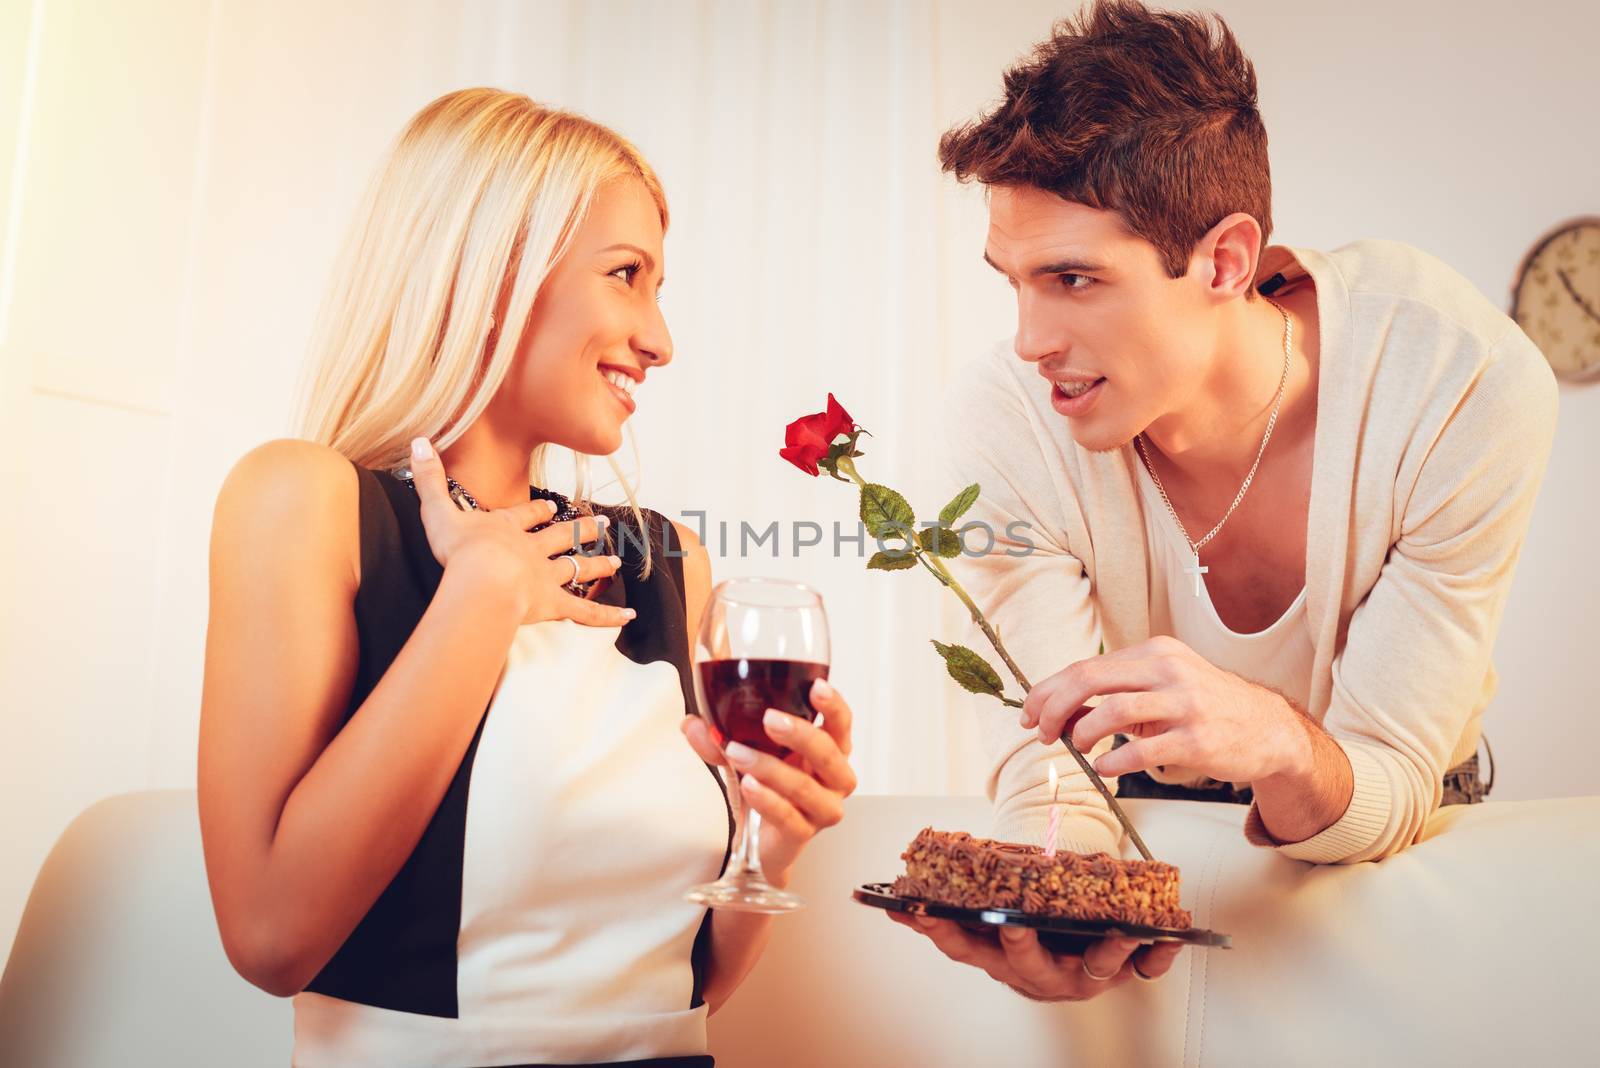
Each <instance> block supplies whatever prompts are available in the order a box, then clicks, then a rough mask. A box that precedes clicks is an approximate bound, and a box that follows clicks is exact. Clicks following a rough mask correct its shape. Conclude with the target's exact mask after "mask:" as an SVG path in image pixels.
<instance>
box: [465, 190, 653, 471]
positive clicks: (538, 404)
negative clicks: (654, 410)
mask: <svg viewBox="0 0 1600 1068" xmlns="http://www.w3.org/2000/svg"><path fill="white" fill-rule="evenodd" d="M663 237H664V233H663V231H662V226H661V211H660V209H659V207H658V206H657V205H656V201H655V199H654V198H653V197H652V196H651V195H650V192H649V190H648V189H646V188H645V185H644V183H643V182H641V181H640V180H638V179H637V178H631V177H629V178H618V179H614V180H613V181H610V182H607V183H606V184H605V185H603V186H601V187H600V189H599V190H598V192H597V193H596V194H595V198H594V201H593V203H592V204H591V205H590V207H589V212H588V214H587V215H586V216H585V217H584V219H583V221H582V223H581V224H580V225H579V226H578V228H577V230H576V231H574V233H573V235H572V241H571V244H570V246H569V247H568V249H567V251H566V253H565V255H563V256H562V257H561V259H559V260H557V261H556V263H555V266H554V267H553V268H552V269H551V271H550V274H549V275H548V276H547V277H546V278H545V281H544V285H543V286H542V287H540V290H539V296H538V298H537V299H536V300H535V301H534V305H533V311H532V313H531V314H530V315H529V317H528V324H527V327H526V329H525V330H524V331H523V334H522V343H521V345H520V347H519V348H518V350H517V354H516V357H515V358H514V360H513V361H512V365H511V370H510V372H509V373H508V374H507V376H506V380H505V382H504V383H503V384H502V385H501V388H500V391H499V392H498V393H497V394H496V397H495V406H497V407H498V406H500V402H501V401H502V400H504V401H506V402H508V403H509V404H510V405H512V406H514V407H515V410H516V413H517V414H516V418H517V421H518V423H520V424H521V425H522V426H524V427H528V428H530V429H531V432H532V433H533V435H534V436H535V437H536V438H537V440H539V441H541V442H550V443H552V444H556V445H562V446H565V447H567V448H569V449H573V450H575V451H577V452H582V453H588V454H590V455H595V456H604V455H608V454H610V453H613V452H616V451H617V449H618V448H620V447H621V445H622V424H623V423H624V422H625V421H626V420H627V418H628V416H630V415H632V414H633V411H634V408H635V406H636V401H635V399H634V397H633V396H632V394H633V392H634V390H635V388H636V387H637V386H638V385H639V384H640V383H642V382H643V381H644V377H645V372H646V370H647V369H649V368H651V367H663V366H665V365H666V364H667V363H669V362H670V361H671V360H672V338H671V336H670V335H669V334H668V332H667V323H666V320H665V319H664V318H663V317H662V315H661V306H660V304H659V303H658V296H659V290H660V287H661V282H662V277H663V274H662V272H663V260H662V239H663Z"/></svg>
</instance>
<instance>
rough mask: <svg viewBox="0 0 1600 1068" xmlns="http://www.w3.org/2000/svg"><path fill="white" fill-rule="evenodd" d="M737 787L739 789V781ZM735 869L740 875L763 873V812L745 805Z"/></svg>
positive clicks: (746, 803)
mask: <svg viewBox="0 0 1600 1068" xmlns="http://www.w3.org/2000/svg"><path fill="white" fill-rule="evenodd" d="M734 788H735V789H738V786H737V783H736V784H735V787H734ZM733 870H734V872H735V873H737V874H739V875H754V876H758V877H759V876H760V875H761V813H759V812H757V811H756V810H755V809H753V808H751V807H750V803H749V802H745V806H744V826H743V827H742V828H741V829H740V835H739V848H738V850H737V852H735V853H734V859H733Z"/></svg>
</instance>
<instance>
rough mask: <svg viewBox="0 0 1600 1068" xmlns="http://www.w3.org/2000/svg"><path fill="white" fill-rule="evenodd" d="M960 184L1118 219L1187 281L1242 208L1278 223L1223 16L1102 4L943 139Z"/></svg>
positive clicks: (1250, 82) (1251, 100)
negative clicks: (1030, 191) (1003, 188)
mask: <svg viewBox="0 0 1600 1068" xmlns="http://www.w3.org/2000/svg"><path fill="white" fill-rule="evenodd" d="M939 161H940V163H941V164H943V166H944V169H945V170H946V171H950V172H952V173H954V174H955V176H956V177H957V178H958V179H960V180H961V181H964V182H965V181H969V180H975V181H978V182H982V183H983V184H984V185H1030V186H1036V187H1038V188H1040V189H1045V190H1048V191H1050V192H1052V193H1055V194H1057V195H1058V196H1061V197H1063V198H1065V199H1067V200H1071V201H1075V202H1077V203H1080V204H1085V205H1087V206H1089V207H1091V208H1097V209H1101V210H1111V211H1115V212H1117V213H1118V214H1119V215H1121V217H1122V219H1123V221H1124V223H1125V224H1126V226H1127V228H1128V229H1129V231H1131V232H1132V233H1134V234H1136V235H1138V236H1139V237H1142V238H1144V239H1145V240H1146V241H1148V242H1150V243H1151V244H1152V245H1154V246H1155V247H1156V250H1157V251H1158V252H1160V254H1161V259H1162V261H1163V263H1164V264H1165V266H1166V268H1167V271H1168V273H1169V274H1170V275H1171V276H1172V277H1174V278H1181V277H1182V276H1183V274H1184V273H1185V272H1186V271H1187V270H1188V264H1189V255H1190V253H1191V252H1193V251H1194V246H1195V243H1196V242H1197V241H1199V240H1200V238H1201V237H1203V236H1204V235H1205V233H1206V231H1207V230H1209V229H1211V227H1213V226H1215V225H1216V224H1217V223H1218V222H1220V221H1221V220H1222V219H1224V218H1226V217H1227V216H1228V215H1230V214H1232V213H1233V212H1236V211H1242V212H1248V213H1249V214H1250V215H1252V216H1254V217H1255V220H1256V222H1258V223H1260V224H1261V233H1262V243H1263V244H1265V242H1266V235H1267V234H1268V233H1270V232H1271V230H1272V178H1271V174H1270V172H1269V168H1268V165H1267V131H1266V127H1265V126H1263V125H1262V123H1261V114H1260V112H1258V111H1257V110H1256V73H1255V67H1254V66H1252V65H1251V63H1250V60H1249V59H1247V58H1246V57H1245V55H1244V52H1243V51H1241V50H1240V48H1239V42H1238V41H1237V40H1235V39H1234V36H1233V33H1232V32H1231V31H1230V30H1229V29H1228V27H1227V25H1226V24H1225V23H1224V22H1223V21H1222V19H1221V18H1220V17H1219V16H1215V15H1205V14H1199V13H1194V14H1191V13H1187V12H1182V13H1180V12H1170V11H1151V10H1149V9H1147V8H1146V7H1144V5H1142V4H1139V3H1136V2H1130V0H1102V2H1099V3H1096V4H1095V5H1094V6H1093V7H1091V8H1089V9H1087V10H1085V11H1083V12H1082V13H1080V14H1079V16H1078V18H1077V19H1075V20H1074V19H1065V20H1063V21H1061V22H1058V23H1057V24H1056V25H1055V27H1054V29H1053V31H1052V33H1051V35H1050V39H1049V40H1047V41H1045V42H1044V43H1042V44H1040V45H1039V46H1038V47H1037V48H1035V49H1034V50H1033V53H1032V54H1031V55H1030V56H1028V57H1027V58H1026V59H1024V60H1023V61H1022V62H1020V63H1018V64H1017V65H1016V66H1014V67H1012V68H1011V69H1010V70H1008V71H1007V72H1006V74H1005V99H1004V100H1003V101H1001V103H1000V104H999V105H998V106H997V107H996V108H995V109H994V110H993V111H992V112H990V113H989V114H988V115H985V116H984V117H982V118H980V119H978V120H977V121H976V122H972V123H968V124H966V125H964V126H958V127H956V128H955V129H952V130H950V131H949V132H948V133H946V134H945V135H944V136H943V137H942V138H940V139H939Z"/></svg>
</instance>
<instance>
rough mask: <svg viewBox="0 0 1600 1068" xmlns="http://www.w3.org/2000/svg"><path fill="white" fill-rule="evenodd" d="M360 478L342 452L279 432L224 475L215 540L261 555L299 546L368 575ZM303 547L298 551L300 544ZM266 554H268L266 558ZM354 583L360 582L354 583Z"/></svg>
mask: <svg viewBox="0 0 1600 1068" xmlns="http://www.w3.org/2000/svg"><path fill="white" fill-rule="evenodd" d="M359 497H360V483H359V481H358V476H357V474H356V468H355V465H354V464H352V463H351V462H350V460H349V459H348V458H346V457H345V456H344V455H343V454H342V453H339V452H338V451H336V450H334V449H331V448H329V447H328V446H326V445H321V444H318V443H316V442H314V441H303V440H300V439H297V438H277V439H274V440H272V441H268V442H265V443H263V444H261V445H257V446H256V447H255V448H253V449H251V450H250V451H249V452H247V453H245V454H244V455H243V456H242V457H240V458H239V460H238V462H237V463H235V464H234V465H233V469H232V470H231V471H229V472H228V476H227V478H225V479H224V480H223V483H222V488H221V490H220V491H219V492H218V494H217V505H216V511H215V514H214V515H213V518H212V537H213V544H214V545H218V544H223V545H232V546H235V547H238V548H240V549H242V550H244V552H245V555H246V556H248V557H252V558H255V559H261V555H262V554H263V553H265V555H266V556H268V557H269V558H270V557H272V556H277V555H279V552H274V551H273V549H274V547H275V546H276V547H277V549H278V550H279V551H280V552H281V550H282V549H283V548H287V547H288V546H286V545H285V544H284V543H285V542H289V543H294V547H293V549H291V551H292V552H293V553H294V555H295V556H297V557H299V558H300V559H301V560H302V562H311V561H318V562H320V563H321V565H322V567H324V568H327V567H330V566H336V567H337V569H338V571H339V572H340V573H347V574H348V575H349V576H350V579H351V581H352V583H358V582H359V581H360V575H359V570H360V519H359V509H360V504H359ZM296 550H297V551H296ZM262 562H263V563H264V562H265V561H264V560H263V561H262ZM352 588H353V587H352Z"/></svg>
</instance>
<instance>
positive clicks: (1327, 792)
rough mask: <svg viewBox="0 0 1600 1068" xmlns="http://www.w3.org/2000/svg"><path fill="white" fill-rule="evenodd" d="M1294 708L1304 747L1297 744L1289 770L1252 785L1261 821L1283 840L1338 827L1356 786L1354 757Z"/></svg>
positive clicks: (1287, 841) (1303, 839)
mask: <svg viewBox="0 0 1600 1068" xmlns="http://www.w3.org/2000/svg"><path fill="white" fill-rule="evenodd" d="M1286 703H1287V702H1286ZM1290 711H1291V712H1293V714H1294V715H1295V716H1296V717H1297V720H1298V724H1299V726H1300V727H1301V728H1302V730H1303V731H1304V735H1305V744H1304V746H1303V747H1297V752H1296V753H1295V754H1294V756H1293V757H1292V758H1291V760H1290V762H1289V764H1288V766H1287V767H1285V768H1284V770H1282V771H1280V772H1277V773H1276V774H1273V775H1269V776H1267V777H1266V778H1263V779H1257V780H1256V781H1255V782H1253V783H1251V784H1250V786H1251V790H1252V792H1253V793H1254V794H1255V801H1256V808H1257V809H1258V810H1259V811H1260V813H1261V824H1262V826H1263V827H1265V828H1266V831H1267V833H1268V834H1270V835H1271V836H1272V837H1273V838H1274V839H1276V840H1277V841H1278V842H1279V843H1280V844H1283V845H1288V844H1290V843H1292V842H1303V841H1305V840H1306V839H1307V838H1311V837H1313V836H1314V835H1316V834H1319V833H1321V832H1322V831H1325V830H1327V829H1328V828H1329V827H1331V826H1333V825H1334V824H1335V823H1337V822H1338V821H1339V817H1341V816H1343V815H1344V813H1345V810H1346V809H1348V808H1349V807H1350V796H1351V794H1352V793H1353V792H1354V791H1355V774H1354V773H1353V772H1352V771H1351V770H1350V758H1349V757H1347V756H1345V752H1344V750H1343V749H1341V748H1340V747H1339V743H1338V742H1335V741H1334V740H1333V738H1332V737H1331V736H1330V735H1329V734H1328V732H1327V731H1325V730H1323V729H1322V728H1321V727H1320V726H1318V725H1317V724H1315V723H1313V722H1312V721H1311V720H1309V719H1307V718H1306V717H1305V716H1304V715H1302V714H1301V713H1300V712H1299V711H1298V710H1295V709H1293V708H1292V706H1291V709H1290Z"/></svg>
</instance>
